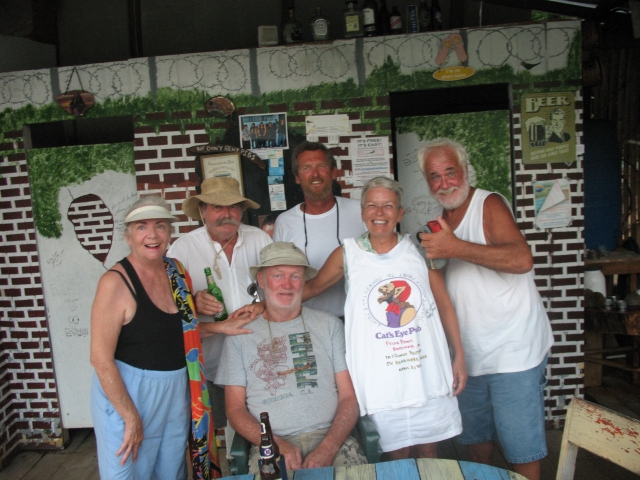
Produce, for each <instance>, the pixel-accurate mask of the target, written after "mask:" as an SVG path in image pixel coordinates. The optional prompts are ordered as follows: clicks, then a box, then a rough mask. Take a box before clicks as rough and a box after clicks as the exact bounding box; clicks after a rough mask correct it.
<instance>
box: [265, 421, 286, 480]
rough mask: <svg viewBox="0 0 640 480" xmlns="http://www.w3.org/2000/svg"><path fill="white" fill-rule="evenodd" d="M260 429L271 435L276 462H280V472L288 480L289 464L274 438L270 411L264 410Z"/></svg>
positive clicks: (284, 479) (283, 479)
mask: <svg viewBox="0 0 640 480" xmlns="http://www.w3.org/2000/svg"><path fill="white" fill-rule="evenodd" d="M260 431H261V434H262V435H268V436H269V440H270V441H271V445H272V448H273V456H274V458H275V459H276V463H277V464H278V467H280V474H281V475H282V480H288V477H287V464H286V462H285V460H284V455H281V454H280V448H278V444H277V443H276V441H275V440H274V439H273V432H272V431H271V422H270V421H269V413H268V412H262V413H261V414H260Z"/></svg>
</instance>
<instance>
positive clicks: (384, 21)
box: [378, 0, 391, 35]
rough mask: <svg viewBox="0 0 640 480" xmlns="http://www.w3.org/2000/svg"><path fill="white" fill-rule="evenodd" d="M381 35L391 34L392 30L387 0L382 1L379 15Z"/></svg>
mask: <svg viewBox="0 0 640 480" xmlns="http://www.w3.org/2000/svg"><path fill="white" fill-rule="evenodd" d="M378 22H379V26H378V29H379V30H380V35H389V33H390V32H391V17H389V10H388V9H387V0H381V1H380V14H379V15H378Z"/></svg>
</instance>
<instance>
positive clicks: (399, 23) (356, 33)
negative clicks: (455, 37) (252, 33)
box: [282, 0, 443, 44]
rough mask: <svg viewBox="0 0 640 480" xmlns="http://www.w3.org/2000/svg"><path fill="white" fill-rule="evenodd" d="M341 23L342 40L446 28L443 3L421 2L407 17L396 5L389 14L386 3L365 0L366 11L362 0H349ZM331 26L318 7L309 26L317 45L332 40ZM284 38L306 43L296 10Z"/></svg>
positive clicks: (287, 41)
mask: <svg viewBox="0 0 640 480" xmlns="http://www.w3.org/2000/svg"><path fill="white" fill-rule="evenodd" d="M341 22H342V25H341V27H342V28H341V32H342V37H341V38H354V37H363V36H364V37H374V36H378V35H393V34H400V33H416V32H432V31H438V30H442V28H443V26H442V12H441V9H440V2H439V0H417V1H416V4H414V5H409V8H408V9H407V12H406V13H405V15H402V14H401V12H400V11H399V10H398V7H397V6H396V5H392V6H391V10H389V7H388V5H387V1H386V0H380V4H378V2H377V1H376V0H364V3H363V4H362V8H360V7H359V5H358V0H347V1H346V2H345V9H344V11H343V13H342V19H341ZM330 24H331V20H330V19H329V17H327V16H325V15H324V14H323V13H322V9H321V8H320V7H316V14H315V15H314V16H313V17H311V18H310V19H309V22H308V28H309V31H310V32H311V38H312V39H313V41H316V42H319V41H326V40H332V38H330V31H331V30H330ZM282 36H283V41H284V43H285V44H291V43H300V42H302V37H303V26H302V23H301V22H300V21H299V20H298V19H297V18H296V16H295V11H294V9H293V8H290V9H289V15H288V17H287V18H286V19H285V21H284V22H283V27H282Z"/></svg>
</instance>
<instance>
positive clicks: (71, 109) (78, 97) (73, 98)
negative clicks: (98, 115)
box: [56, 66, 95, 117]
mask: <svg viewBox="0 0 640 480" xmlns="http://www.w3.org/2000/svg"><path fill="white" fill-rule="evenodd" d="M74 74H75V75H76V76H77V77H78V82H80V90H69V86H70V85H71V80H72V79H73V75H74ZM56 102H57V103H58V105H60V106H61V107H62V108H63V109H64V110H65V111H66V112H67V113H69V114H71V115H73V116H74V117H81V116H82V115H84V113H85V112H86V111H87V110H89V109H90V108H91V107H93V104H94V103H95V97H94V96H93V93H91V92H87V91H86V90H85V89H84V87H83V86H82V80H81V79H80V74H79V73H78V69H77V68H76V67H75V66H74V67H73V70H71V75H70V76H69V82H67V88H66V91H65V92H64V93H61V94H60V95H58V96H57V97H56Z"/></svg>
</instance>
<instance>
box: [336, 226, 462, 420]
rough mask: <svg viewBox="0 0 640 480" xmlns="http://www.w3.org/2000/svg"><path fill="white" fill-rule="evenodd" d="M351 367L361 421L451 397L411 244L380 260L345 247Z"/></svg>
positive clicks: (446, 364) (444, 353)
mask: <svg viewBox="0 0 640 480" xmlns="http://www.w3.org/2000/svg"><path fill="white" fill-rule="evenodd" d="M344 248H345V258H346V262H347V265H346V268H348V272H349V279H348V281H349V292H348V293H347V301H346V304H345V336H346V342H347V345H346V346H347V365H348V367H349V373H350V374H351V379H352V380H353V385H354V387H355V391H356V396H357V398H358V404H359V405H360V414H361V415H366V414H371V413H377V412H382V411H387V410H395V409H398V408H402V407H417V406H421V405H424V404H425V403H426V402H427V400H428V399H431V398H434V397H442V396H451V395H452V393H453V392H452V388H451V386H452V385H453V373H452V369H451V359H450V354H449V348H448V345H447V340H446V337H445V334H444V330H443V328H442V323H441V322H440V316H439V315H438V310H437V308H436V303H435V300H434V298H433V294H432V293H431V287H430V284H429V277H428V273H427V268H426V264H425V262H424V260H423V259H422V257H421V256H420V254H419V253H418V251H417V249H416V247H415V245H414V244H413V243H412V242H411V240H410V239H409V238H408V236H405V237H404V238H403V239H402V241H400V242H399V243H398V245H396V246H395V247H394V248H393V250H391V251H390V252H389V253H386V254H382V255H378V254H375V253H371V252H365V251H364V250H362V249H360V248H359V247H358V245H357V244H356V241H355V240H354V239H352V238H350V239H345V241H344Z"/></svg>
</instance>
